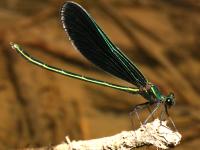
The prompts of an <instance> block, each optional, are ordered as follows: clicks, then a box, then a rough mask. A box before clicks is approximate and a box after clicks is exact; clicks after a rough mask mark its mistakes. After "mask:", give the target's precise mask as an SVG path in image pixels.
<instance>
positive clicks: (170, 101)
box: [166, 97, 174, 106]
mask: <svg viewBox="0 0 200 150" xmlns="http://www.w3.org/2000/svg"><path fill="white" fill-rule="evenodd" d="M166 103H167V105H169V106H171V105H173V104H174V102H173V100H172V98H170V97H168V98H167V99H166Z"/></svg>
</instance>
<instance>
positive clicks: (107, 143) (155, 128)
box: [52, 119, 181, 150]
mask: <svg viewBox="0 0 200 150" xmlns="http://www.w3.org/2000/svg"><path fill="white" fill-rule="evenodd" d="M180 140H181V135H180V133H178V132H174V131H172V130H171V129H170V128H169V127H167V122H166V121H162V122H161V121H160V120H158V119H155V120H154V121H153V122H151V123H147V124H146V125H142V126H141V127H140V128H139V129H137V130H135V131H123V132H121V133H119V134H116V135H113V136H110V137H104V138H100V139H93V140H85V141H70V139H69V137H66V142H64V143H62V144H60V145H57V146H55V147H53V148H52V149H53V150H72V149H73V150H116V149H117V150H118V149H119V150H122V149H123V150H124V149H125V150H130V149H133V148H137V147H141V146H148V145H153V146H155V147H157V148H161V149H168V148H171V147H174V146H176V145H178V144H179V143H180Z"/></svg>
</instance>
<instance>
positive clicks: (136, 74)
mask: <svg viewBox="0 0 200 150" xmlns="http://www.w3.org/2000/svg"><path fill="white" fill-rule="evenodd" d="M61 21H62V24H63V27H64V30H65V31H66V32H67V33H68V35H69V37H70V39H71V41H72V43H73V45H74V46H75V47H76V48H77V50H79V51H80V53H81V54H83V56H85V57H86V58H87V59H88V60H90V61H91V62H92V63H94V64H95V65H96V66H98V67H99V68H101V69H103V70H104V71H106V72H108V73H110V74H112V75H114V76H116V77H118V78H121V79H123V80H125V81H127V82H129V83H131V84H133V85H135V87H127V86H121V85H117V84H112V83H109V82H105V81H101V80H97V79H93V78H90V77H86V76H82V75H79V74H76V73H72V72H69V71H65V70H63V69H60V68H56V67H53V66H50V65H47V64H45V63H43V62H41V61H40V60H38V59H35V58H33V57H32V56H30V55H29V54H28V53H27V52H25V51H24V50H23V49H22V48H21V47H20V46H19V45H18V44H14V43H11V45H12V48H13V49H15V50H16V51H17V52H18V53H19V54H21V56H22V57H24V58H25V59H26V60H28V61H29V62H31V63H33V64H35V65H37V66H39V67H42V68H44V69H47V70H50V71H53V72H56V73H58V74H61V75H64V76H68V77H72V78H75V79H79V80H82V81H86V82H90V83H94V84H97V85H102V86H105V87H110V88H113V89H117V90H121V91H125V92H128V93H131V94H140V95H141V96H143V97H144V98H145V99H146V100H147V102H146V103H144V104H139V105H137V106H135V107H134V110H136V111H137V110H138V109H141V108H145V107H147V106H150V105H154V104H156V107H155V108H154V110H153V111H152V112H151V115H152V114H153V113H154V112H155V111H156V110H157V109H158V107H159V106H161V105H162V106H164V107H163V108H164V112H165V113H166V114H167V116H169V114H168V108H170V107H171V106H172V105H174V104H175V98H174V94H173V93H169V94H168V95H163V94H162V93H161V91H160V90H159V89H158V87H157V86H156V85H154V84H153V83H151V82H149V81H148V80H147V79H146V78H145V77H144V75H143V74H142V73H141V72H140V70H139V69H138V68H137V67H136V65H135V64H134V63H133V62H131V61H130V60H129V59H128V57H126V55H124V54H123V53H122V52H121V51H120V49H119V48H118V47H117V46H115V45H114V44H113V43H112V42H111V41H110V40H109V38H108V37H107V35H106V34H105V33H104V32H103V31H102V30H101V28H100V27H99V26H98V25H97V24H96V22H95V21H94V20H93V19H92V17H91V16H90V15H89V14H88V13H87V12H86V10H85V9H83V8H82V7H81V6H80V5H79V4H77V3H74V2H66V3H65V4H64V5H63V7H62V10H61ZM149 118H150V115H149V117H147V119H146V120H145V121H144V122H143V123H146V122H147V121H148V119H149Z"/></svg>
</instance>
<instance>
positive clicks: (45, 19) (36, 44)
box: [0, 0, 200, 150]
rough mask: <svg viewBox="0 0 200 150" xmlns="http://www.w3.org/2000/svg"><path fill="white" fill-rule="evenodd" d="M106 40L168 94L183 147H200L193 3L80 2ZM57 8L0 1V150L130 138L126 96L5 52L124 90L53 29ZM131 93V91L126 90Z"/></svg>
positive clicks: (198, 16) (199, 10) (199, 23)
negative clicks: (17, 48)
mask: <svg viewBox="0 0 200 150" xmlns="http://www.w3.org/2000/svg"><path fill="white" fill-rule="evenodd" d="M77 2H79V3H80V4H81V5H82V6H83V7H84V8H85V9H87V10H88V12H89V13H90V14H91V15H92V16H93V18H94V19H95V20H96V22H97V23H98V24H99V25H100V26H101V27H102V29H103V30H104V31H105V33H106V34H107V35H108V36H109V37H110V38H111V40H112V41H113V42H114V43H116V45H118V46H119V47H120V48H121V49H122V50H123V52H124V53H126V54H127V55H128V56H129V58H130V59H131V60H133V61H134V62H135V63H136V64H137V65H138V67H139V68H140V70H141V71H142V72H143V73H144V75H145V76H146V77H148V79H149V80H150V81H151V82H153V83H155V84H157V85H158V86H159V87H160V89H162V91H163V92H164V93H165V94H167V93H168V92H169V91H174V93H175V95H176V106H175V107H173V108H172V110H171V116H172V118H173V119H174V121H175V123H176V126H177V128H178V130H179V131H180V132H181V133H182V135H183V139H182V142H181V144H180V146H178V147H177V148H176V149H178V150H182V149H185V150H186V149H192V148H196V149H199V146H200V94H199V93H200V86H199V84H200V2H199V1H198V0H171V1H166V0H156V1H155V0H91V1H89V0H79V1H77ZM63 3H64V0H43V1H41V0H29V1H26V0H1V1H0V35H1V36H0V60H1V61H0V149H12V148H23V147H39V146H47V145H51V144H53V145H54V144H58V143H60V142H62V141H63V140H64V138H65V136H66V135H69V136H70V139H71V140H73V139H76V140H77V139H90V138H97V137H103V136H109V135H112V134H116V133H118V132H120V131H122V130H130V129H131V124H130V119H129V116H128V114H129V112H130V111H131V107H132V106H134V105H136V104H139V103H142V102H145V100H144V99H143V98H142V97H140V96H135V95H130V94H127V93H124V92H119V91H116V90H112V89H109V88H105V87H100V86H97V85H91V84H88V83H85V82H81V81H77V80H74V79H70V78H66V77H64V76H61V75H57V74H55V73H52V72H49V71H46V70H42V69H40V68H38V67H36V66H33V65H32V64H30V63H27V61H25V60H24V59H22V58H21V57H19V55H17V54H16V52H14V51H12V50H11V48H10V46H9V42H10V41H14V42H16V43H19V44H21V45H22V46H23V47H24V48H25V49H27V51H28V52H29V53H30V54H32V55H33V56H35V57H37V58H40V59H41V60H43V61H45V62H47V63H49V64H51V65H54V66H57V67H62V68H64V69H66V70H70V71H73V72H76V73H80V74H83V75H87V76H91V77H95V78H97V79H101V80H105V81H110V82H113V83H118V84H124V85H129V84H128V83H126V82H124V81H121V80H119V79H117V78H115V77H112V76H110V75H108V74H106V73H104V72H102V71H100V70H98V69H96V67H95V66H94V65H92V64H91V63H89V62H88V61H87V60H86V59H85V58H83V57H82V56H81V54H79V52H77V51H76V50H74V48H73V47H72V46H71V44H70V42H69V40H68V37H67V36H66V34H65V33H64V30H63V29H62V25H61V22H60V15H59V11H60V7H61V6H62V4H63ZM129 86H130V85H129Z"/></svg>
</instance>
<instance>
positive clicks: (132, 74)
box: [61, 2, 147, 87]
mask: <svg viewBox="0 0 200 150" xmlns="http://www.w3.org/2000/svg"><path fill="white" fill-rule="evenodd" d="M61 20H62V23H63V27H64V29H65V31H66V32H67V33H68V34H69V36H70V39H71V40H72V42H73V44H74V45H75V46H76V47H77V49H78V50H79V51H80V52H81V53H82V54H83V55H84V56H85V57H86V58H87V59H88V60H90V61H91V62H92V63H94V64H95V65H97V66H98V67H100V68H101V69H103V70H104V71H106V72H108V73H110V74H112V75H115V76H117V77H119V78H121V79H123V80H125V81H128V82H130V83H132V84H134V85H136V86H138V87H141V86H143V87H144V86H145V85H146V83H147V80H146V79H145V77H144V76H143V75H142V73H141V72H140V71H139V70H138V69H137V67H136V66H135V65H134V64H133V63H132V62H131V61H130V60H129V59H128V58H127V57H126V56H125V55H124V54H123V53H122V52H121V51H120V50H119V48H118V47H116V46H115V45H114V44H113V43H112V42H111V41H110V40H109V39H108V37H107V36H106V35H105V33H104V32H103V31H102V30H101V29H100V27H99V26H98V25H97V24H96V23H95V21H94V20H93V19H92V18H91V17H90V15H89V14H88V13H87V12H86V11H85V10H84V9H83V8H82V7H81V6H80V5H78V4H76V3H74V2H66V3H65V4H64V5H63V7H62V10H61Z"/></svg>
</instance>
